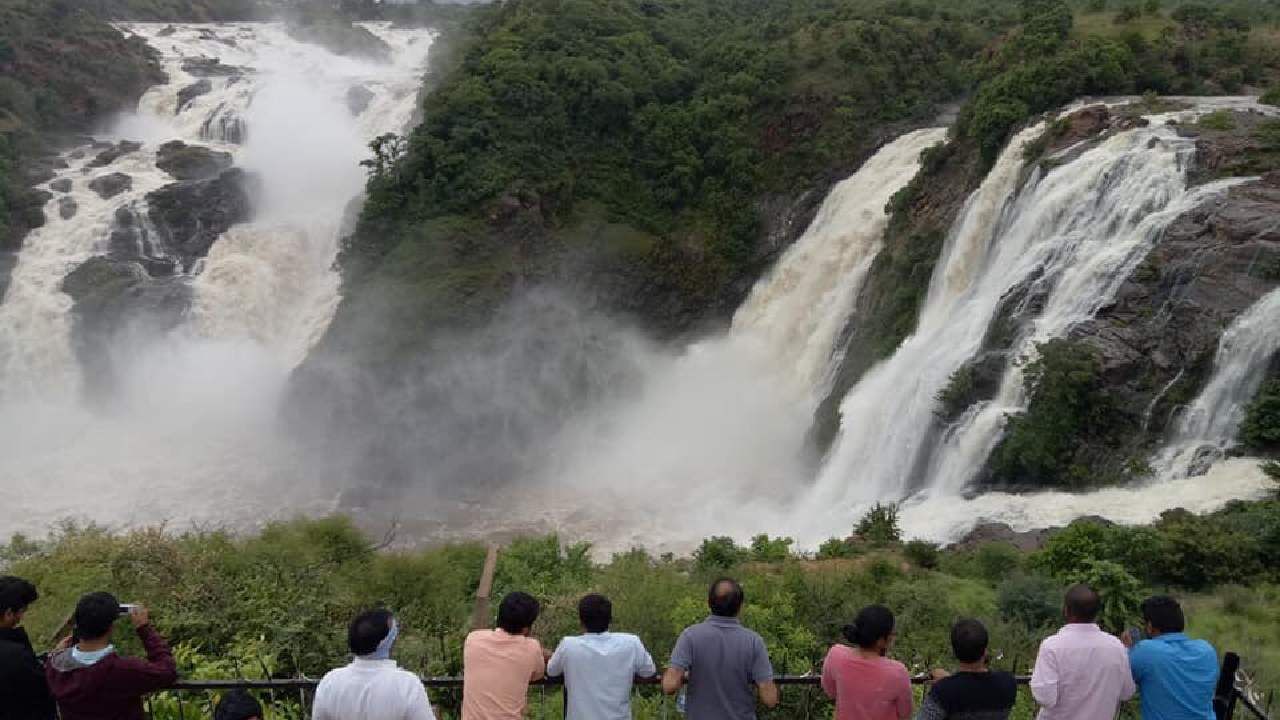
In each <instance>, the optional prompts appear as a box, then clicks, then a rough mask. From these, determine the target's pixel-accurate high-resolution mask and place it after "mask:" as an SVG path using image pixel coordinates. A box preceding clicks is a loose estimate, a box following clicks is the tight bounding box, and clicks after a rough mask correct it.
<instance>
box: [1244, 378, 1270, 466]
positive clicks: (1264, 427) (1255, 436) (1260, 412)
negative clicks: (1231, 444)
mask: <svg viewBox="0 0 1280 720" xmlns="http://www.w3.org/2000/svg"><path fill="white" fill-rule="evenodd" d="M1240 440H1241V441H1242V442H1243V443H1244V444H1245V446H1246V447H1248V448H1249V449H1251V450H1258V451H1263V452H1267V451H1272V450H1280V380H1271V381H1270V382H1268V383H1266V384H1265V385H1263V386H1262V389H1261V390H1259V391H1258V394H1257V396H1256V397H1254V399H1253V401H1252V402H1250V403H1249V407H1248V409H1247V410H1245V416H1244V423H1242V424H1241V426H1240Z"/></svg>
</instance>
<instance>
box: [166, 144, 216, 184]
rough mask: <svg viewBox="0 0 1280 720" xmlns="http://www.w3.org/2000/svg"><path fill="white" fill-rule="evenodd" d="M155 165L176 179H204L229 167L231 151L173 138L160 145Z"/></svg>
mask: <svg viewBox="0 0 1280 720" xmlns="http://www.w3.org/2000/svg"><path fill="white" fill-rule="evenodd" d="M156 167H158V168H160V169H161V170H164V171H165V172H167V173H169V174H170V175H172V176H173V177H175V178H177V179H178V180H205V179H208V178H211V177H214V176H215V175H218V174H219V173H221V172H222V171H224V170H226V169H228V168H230V167H231V153H226V152H218V151H216V150H210V149H208V148H204V147H200V146H199V145H188V144H186V143H184V142H182V141H181V140H174V141H173V142H167V143H165V144H164V145H161V146H160V150H159V152H158V153H157V154H156Z"/></svg>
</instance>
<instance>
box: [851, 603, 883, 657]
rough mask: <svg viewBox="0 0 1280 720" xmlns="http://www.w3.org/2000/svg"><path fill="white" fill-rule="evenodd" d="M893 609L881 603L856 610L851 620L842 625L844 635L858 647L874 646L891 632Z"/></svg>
mask: <svg viewBox="0 0 1280 720" xmlns="http://www.w3.org/2000/svg"><path fill="white" fill-rule="evenodd" d="M893 625H894V620H893V611H891V610H890V609H889V608H887V607H885V606H883V605H868V606H866V607H864V608H862V609H861V610H859V611H858V616H857V617H855V618H854V619H853V622H851V623H849V624H848V625H845V626H844V630H843V632H844V637H845V639H846V640H848V641H849V642H851V643H853V644H854V645H857V646H858V647H860V648H871V647H875V644H876V643H878V642H880V640H882V639H883V638H887V637H889V636H890V635H892V634H893Z"/></svg>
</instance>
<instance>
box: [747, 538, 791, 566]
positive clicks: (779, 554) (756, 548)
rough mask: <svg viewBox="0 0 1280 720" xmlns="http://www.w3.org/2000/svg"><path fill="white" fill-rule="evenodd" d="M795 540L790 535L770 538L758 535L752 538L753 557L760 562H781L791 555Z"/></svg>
mask: <svg viewBox="0 0 1280 720" xmlns="http://www.w3.org/2000/svg"><path fill="white" fill-rule="evenodd" d="M795 542H796V541H795V540H793V539H792V538H789V537H779V538H770V537H769V536H768V535H757V536H755V537H753V538H751V559H752V560H757V561H760V562H780V561H782V560H786V559H787V558H789V557H791V546H792V545H794V544H795Z"/></svg>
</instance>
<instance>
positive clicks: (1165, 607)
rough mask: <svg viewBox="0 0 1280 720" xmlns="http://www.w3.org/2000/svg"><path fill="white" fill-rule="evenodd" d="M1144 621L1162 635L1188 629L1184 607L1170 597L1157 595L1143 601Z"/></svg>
mask: <svg viewBox="0 0 1280 720" xmlns="http://www.w3.org/2000/svg"><path fill="white" fill-rule="evenodd" d="M1142 619H1143V620H1146V621H1147V622H1149V623H1151V626H1152V627H1154V628H1155V629H1156V630H1159V631H1160V632H1162V633H1176V632H1182V631H1183V630H1185V629H1186V627H1187V618H1186V616H1185V615H1183V614H1182V606H1181V605H1179V604H1178V601H1177V600H1174V599H1173V598H1171V597H1169V596H1168V595H1155V596H1153V597H1149V598H1147V599H1146V600H1143V601H1142Z"/></svg>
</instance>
